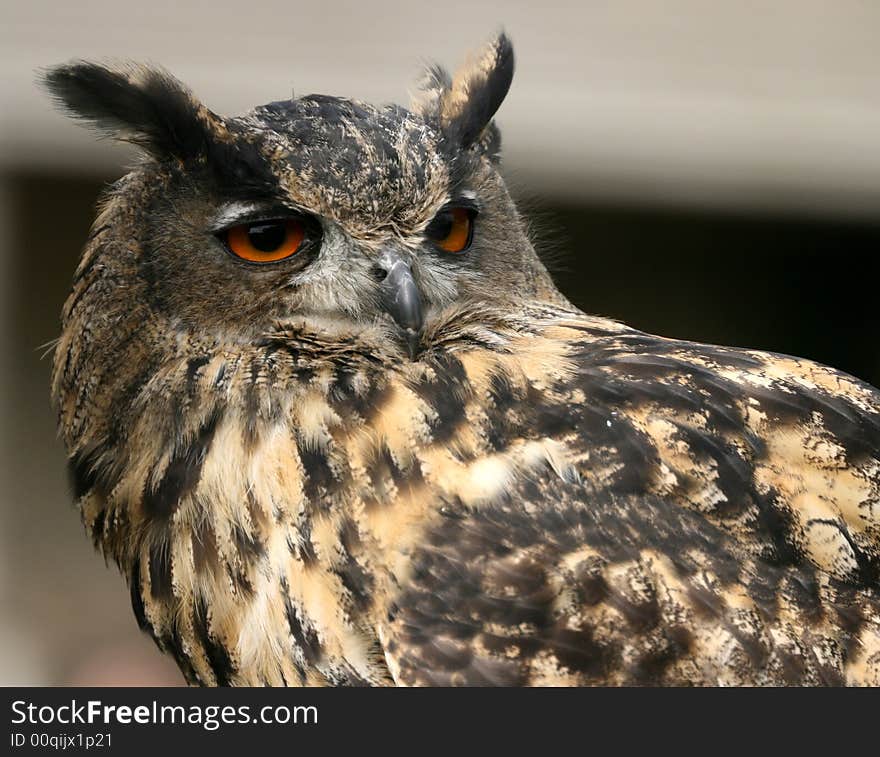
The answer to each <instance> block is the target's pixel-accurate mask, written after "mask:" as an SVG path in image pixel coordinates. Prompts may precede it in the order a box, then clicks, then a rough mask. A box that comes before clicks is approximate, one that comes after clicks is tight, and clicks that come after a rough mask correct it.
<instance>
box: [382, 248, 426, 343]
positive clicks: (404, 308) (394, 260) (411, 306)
mask: <svg viewBox="0 0 880 757" xmlns="http://www.w3.org/2000/svg"><path fill="white" fill-rule="evenodd" d="M378 265H379V268H380V269H381V271H382V272H384V274H385V277H384V278H383V279H382V284H381V291H382V294H381V297H382V306H383V307H384V308H385V311H386V312H387V313H388V314H389V315H390V316H391V317H392V318H393V319H394V320H395V321H396V322H397V325H398V326H400V328H401V330H402V331H403V335H404V339H405V340H406V344H407V348H408V350H409V354H410V357H411V358H412V357H415V354H416V352H417V351H418V345H419V339H420V337H421V331H422V326H423V324H424V320H423V316H422V297H421V294H420V293H419V288H418V286H416V281H415V279H414V278H413V275H412V271H411V270H410V267H409V264H408V263H407V262H406V261H405V260H404V259H403V258H402V257H401V256H400V255H398V254H397V253H396V252H394V251H393V250H384V251H383V252H382V254H381V255H380V256H379V260H378Z"/></svg>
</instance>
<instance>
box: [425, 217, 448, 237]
mask: <svg viewBox="0 0 880 757" xmlns="http://www.w3.org/2000/svg"><path fill="white" fill-rule="evenodd" d="M454 223H455V216H454V215H453V214H452V211H451V210H444V211H443V212H442V213H438V214H437V215H436V216H434V220H433V221H431V223H429V224H428V228H427V229H426V230H425V231H426V233H427V235H428V236H429V237H430V238H431V239H439V240H442V239H446V237H448V236H449V235H450V234H451V233H452V224H454Z"/></svg>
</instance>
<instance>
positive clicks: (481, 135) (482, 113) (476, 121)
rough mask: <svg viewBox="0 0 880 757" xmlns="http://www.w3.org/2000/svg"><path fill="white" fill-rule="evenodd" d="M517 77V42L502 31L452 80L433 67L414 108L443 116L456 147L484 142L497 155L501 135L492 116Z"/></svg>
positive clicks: (445, 130) (424, 113)
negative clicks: (515, 67) (514, 58)
mask: <svg viewBox="0 0 880 757" xmlns="http://www.w3.org/2000/svg"><path fill="white" fill-rule="evenodd" d="M512 80H513V46H512V45H511V44H510V40H509V39H508V38H507V35H505V34H504V33H501V34H499V35H498V37H496V38H495V39H494V40H493V41H492V42H491V43H490V44H488V45H486V46H485V47H484V48H483V49H482V50H480V51H479V53H477V54H476V55H474V56H472V57H470V58H469V59H468V61H467V62H466V63H465V65H464V66H462V67H461V68H460V69H459V70H458V71H456V73H455V76H454V77H453V78H452V79H451V80H450V79H449V77H448V75H447V74H446V72H445V71H443V69H440V68H432V69H429V70H428V71H427V73H426V75H425V78H424V79H423V81H422V83H421V86H420V94H419V95H418V96H417V97H416V98H415V101H414V103H413V108H414V109H415V110H416V111H417V112H419V113H422V114H423V115H435V116H436V117H438V118H439V121H440V126H441V128H442V130H443V132H444V133H445V134H446V136H447V139H449V140H450V141H451V142H452V143H453V144H454V145H455V146H456V147H458V148H460V149H467V148H468V147H471V146H472V145H474V144H477V143H480V144H482V145H483V147H484V148H485V149H486V150H487V151H488V152H489V153H490V154H492V155H493V157H494V153H495V152H497V150H498V147H499V135H498V131H497V129H495V127H494V125H493V124H492V117H493V116H494V115H495V113H496V111H497V110H498V108H499V107H500V105H501V103H502V101H503V100H504V97H505V96H506V95H507V91H508V90H509V89H510V83H511V81H512Z"/></svg>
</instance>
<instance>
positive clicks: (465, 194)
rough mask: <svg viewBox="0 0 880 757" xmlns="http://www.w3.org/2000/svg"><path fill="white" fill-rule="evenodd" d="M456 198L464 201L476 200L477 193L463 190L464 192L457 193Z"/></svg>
mask: <svg viewBox="0 0 880 757" xmlns="http://www.w3.org/2000/svg"><path fill="white" fill-rule="evenodd" d="M458 196H459V197H461V198H463V199H465V200H476V199H477V193H476V192H472V191H471V190H470V189H466V190H464V192H459V195H458Z"/></svg>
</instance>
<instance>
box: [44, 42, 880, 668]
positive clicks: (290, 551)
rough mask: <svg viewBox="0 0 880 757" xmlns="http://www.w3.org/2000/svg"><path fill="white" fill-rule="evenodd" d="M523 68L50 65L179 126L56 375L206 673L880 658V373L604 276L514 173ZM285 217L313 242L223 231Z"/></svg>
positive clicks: (145, 563)
mask: <svg viewBox="0 0 880 757" xmlns="http://www.w3.org/2000/svg"><path fill="white" fill-rule="evenodd" d="M512 71H513V58H512V52H511V49H510V45H509V43H508V42H507V40H506V39H505V38H504V37H500V38H499V39H497V40H496V41H494V42H493V43H492V44H490V45H489V46H488V47H487V48H486V49H485V50H484V51H483V52H482V53H481V54H480V55H478V56H476V57H475V58H474V60H473V62H472V63H470V64H469V65H468V66H466V67H465V68H464V69H462V70H461V71H460V72H459V73H458V74H457V75H456V77H455V78H454V79H452V80H450V79H449V78H448V77H447V76H446V75H445V74H444V73H443V72H442V71H440V70H436V71H433V72H432V73H431V74H430V75H429V76H428V78H427V83H426V85H425V87H424V88H423V91H422V93H421V95H420V96H419V97H418V98H417V104H416V105H414V106H413V110H412V111H407V110H404V109H402V108H397V107H390V106H389V107H384V108H375V107H372V106H369V105H365V104H362V103H357V102H353V101H347V100H340V99H336V98H329V97H320V96H309V97H304V98H300V99H298V100H293V101H286V102H279V103H271V104H269V105H266V106H262V107H260V108H257V109H256V110H255V111H253V112H252V113H250V114H248V115H246V116H244V117H242V118H236V119H233V118H223V117H220V116H218V115H216V114H213V113H211V112H210V111H209V110H207V109H206V108H205V107H204V106H202V105H201V104H199V103H198V102H197V101H195V100H194V99H193V98H192V96H191V95H190V94H189V93H188V92H187V91H186V90H185V89H184V88H183V87H182V86H181V85H180V84H179V83H178V82H176V81H175V80H173V79H171V78H170V77H169V76H167V75H166V74H164V73H161V72H158V71H153V70H149V69H140V68H128V69H122V70H118V71H114V70H110V69H106V68H103V67H100V66H93V65H90V64H71V65H69V66H65V67H61V68H58V69H55V70H54V71H52V72H51V73H50V74H49V75H48V77H47V80H48V84H49V86H50V88H51V90H52V91H53V93H54V94H55V95H56V96H57V97H58V98H59V99H60V100H61V101H63V102H64V103H65V104H66V105H67V106H68V107H69V108H70V109H71V110H73V111H74V112H75V113H76V114H77V115H79V116H81V117H84V118H86V119H88V120H91V121H93V122H95V123H96V124H97V125H98V126H100V127H101V128H103V129H106V130H109V131H111V132H113V133H114V134H117V135H120V136H122V137H123V138H126V139H130V140H132V141H135V142H137V143H138V144H140V145H142V146H143V147H144V148H145V149H146V151H147V153H149V155H150V158H149V159H146V160H144V162H143V163H141V164H140V165H139V166H138V167H137V168H136V169H135V170H134V171H133V172H132V173H131V174H129V175H128V176H127V177H125V178H124V179H122V180H121V181H120V182H119V183H118V184H117V185H116V186H115V187H114V188H113V189H112V190H111V191H110V192H109V194H108V196H107V198H106V200H105V203H104V207H103V209H102V211H101V213H100V215H99V217H98V220H97V222H96V224H95V227H94V231H93V232H92V235H91V237H90V239H89V242H88V244H87V247H86V250H85V253H84V255H83V258H82V262H81V263H80V265H79V268H78V269H77V271H76V276H75V280H74V285H73V292H72V294H71V296H70V299H69V300H68V302H67V304H66V306H65V309H64V317H63V318H64V325H63V332H62V336H61V339H60V342H59V344H58V348H57V350H56V353H55V371H54V377H53V387H52V391H53V397H54V399H55V401H56V403H57V407H58V410H59V416H60V429H61V433H62V436H63V438H64V441H65V443H66V445H67V448H68V450H69V454H70V460H71V470H72V473H73V480H74V484H75V489H76V499H77V504H78V507H79V509H80V511H81V514H82V518H83V521H84V523H85V525H86V527H87V529H88V530H89V532H90V533H91V534H92V536H93V538H94V540H95V543H96V545H98V547H99V548H100V549H102V550H103V551H104V553H105V554H107V555H109V556H111V557H112V558H113V559H114V560H115V561H116V562H117V563H118V565H119V566H120V568H121V570H122V571H123V573H124V574H125V575H126V577H127V579H128V581H129V583H130V586H131V597H132V605H133V607H134V611H135V615H136V616H137V619H138V622H139V623H140V626H141V628H143V629H144V630H145V631H147V632H148V633H150V634H151V635H152V636H153V638H154V639H155V640H156V642H157V644H158V645H159V646H160V648H161V649H163V650H165V651H167V652H168V653H170V654H172V655H173V656H174V657H175V659H176V660H177V662H178V664H179V665H180V667H181V670H182V671H183V672H184V675H185V676H186V678H187V680H189V681H190V682H192V683H201V684H208V685H212V684H221V685H227V684H234V685H260V684H271V685H283V684H290V685H295V684H328V683H329V684H364V683H367V684H381V685H384V684H395V683H396V684H406V685H412V684H416V685H418V684H435V685H447V684H500V685H521V684H530V685H542V684H551V685H557V684H575V685H580V684H634V683H649V684H658V683H666V684H703V685H705V684H708V685H714V684H843V683H847V684H874V685H878V684H880V583H878V581H880V578H878V576H880V492H878V488H880V397H878V393H877V392H876V391H875V390H874V389H873V388H871V387H869V386H866V385H865V384H863V383H861V382H859V381H858V380H856V379H853V378H851V377H849V376H846V375H844V374H841V373H839V372H837V371H834V370H832V369H830V368H825V367H822V366H819V365H816V364H814V363H810V362H808V361H805V360H798V359H794V358H788V357H783V356H779V355H771V354H766V353H761V352H752V351H745V350H736V349H728V348H722V347H712V346H706V345H700V344H693V343H689V342H680V341H674V340H668V339H662V338H659V337H654V336H650V335H647V334H643V333H640V332H638V331H634V330H633V329H630V328H628V327H626V326H623V325H620V324H618V323H615V322H613V321H609V320H606V319H602V318H594V317H588V316H586V315H584V314H583V313H581V312H579V311H578V310H576V309H575V308H573V307H572V306H571V305H570V304H569V303H568V302H567V301H566V300H565V299H564V298H563V297H562V295H560V294H559V293H558V291H557V290H556V289H555V287H554V286H553V284H552V282H551V281H550V279H549V277H548V276H547V273H546V271H545V270H544V268H543V266H542V265H541V263H540V262H539V260H538V258H537V256H536V255H535V252H534V250H533V248H532V246H531V245H530V243H529V241H528V239H527V236H526V233H525V231H524V225H523V223H522V221H521V219H520V218H519V216H518V215H517V213H516V210H515V208H514V206H513V204H512V203H511V201H510V199H509V197H508V195H507V192H506V190H505V187H504V183H503V181H502V179H501V178H500V175H499V173H498V168H497V158H498V148H499V139H498V133H497V131H496V129H495V127H494V125H493V124H492V122H491V119H492V117H493V115H494V113H495V111H496V109H497V108H498V106H499V105H500V103H501V100H502V99H503V97H504V95H505V94H506V92H507V89H508V86H509V84H510V78H511V75H512ZM462 203H464V204H466V207H468V208H470V210H469V212H472V213H476V214H478V215H477V217H476V219H475V221H474V227H473V228H474V231H473V241H472V244H471V246H470V248H469V249H467V250H466V251H464V252H461V253H449V252H444V251H443V250H441V249H440V248H438V247H437V246H436V245H434V244H432V243H431V241H430V239H428V238H427V237H428V236H430V234H431V233H434V232H432V229H436V224H437V223H438V221H437V219H438V218H440V219H441V221H442V222H443V223H445V222H446V221H448V217H447V216H443V213H444V208H449V207H450V206H455V205H457V204H462ZM286 214H298V215H297V217H305V216H307V217H308V218H309V219H311V221H310V223H311V224H312V225H311V226H309V227H308V228H309V229H310V230H311V231H310V232H309V233H310V234H311V236H310V237H308V239H307V243H305V244H304V246H303V248H302V251H300V252H298V253H296V254H295V255H293V256H292V257H291V258H288V259H285V260H282V261H280V262H278V263H273V264H266V265H249V264H247V263H243V262H242V261H241V260H239V259H236V258H235V257H234V256H233V255H231V254H230V253H229V251H228V250H227V249H225V248H224V245H223V242H222V241H221V238H222V230H223V229H224V228H226V227H228V226H229V225H231V224H233V223H245V222H249V221H253V220H254V219H259V218H275V217H278V216H279V215H286ZM438 214H440V215H438ZM444 218H445V219H446V220H445V221H444V220H443V219H444ZM432 219H433V220H432ZM432 224H434V225H433V226H432ZM441 225H442V224H441ZM383 260H391V261H396V262H394V264H393V265H390V264H389V265H386V264H385V263H383V262H382V261H383ZM398 264H399V265H400V266H402V268H395V267H394V266H397V265H398ZM383 277H384V278H383ZM392 280H393V282H392ZM389 282H392V283H389ZM389 287H392V288H394V287H397V289H395V292H397V293H400V292H403V293H405V295H406V297H408V298H410V299H409V300H406V302H403V301H402V300H401V301H398V300H394V301H391V300H389V299H388V288H389ZM413 297H415V298H416V299H417V300H418V301H419V302H420V303H421V305H420V306H419V305H417V304H413V301H412V298H413Z"/></svg>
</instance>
